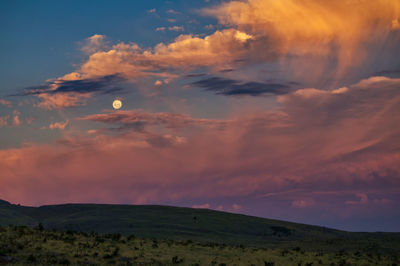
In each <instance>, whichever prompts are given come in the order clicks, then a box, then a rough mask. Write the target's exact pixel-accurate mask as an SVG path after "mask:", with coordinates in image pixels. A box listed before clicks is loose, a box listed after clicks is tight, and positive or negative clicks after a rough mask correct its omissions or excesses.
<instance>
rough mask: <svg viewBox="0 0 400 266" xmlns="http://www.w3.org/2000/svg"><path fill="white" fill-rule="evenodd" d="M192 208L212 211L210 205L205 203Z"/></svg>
mask: <svg viewBox="0 0 400 266" xmlns="http://www.w3.org/2000/svg"><path fill="white" fill-rule="evenodd" d="M192 208H195V209H210V204H208V203H205V204H200V205H193V206H192Z"/></svg>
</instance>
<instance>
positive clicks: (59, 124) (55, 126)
mask: <svg viewBox="0 0 400 266" xmlns="http://www.w3.org/2000/svg"><path fill="white" fill-rule="evenodd" d="M68 123H69V120H66V121H65V122H55V123H52V124H50V125H49V129H51V130H53V129H60V130H64V129H65V128H66V126H67V125H68Z"/></svg>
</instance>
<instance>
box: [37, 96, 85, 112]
mask: <svg viewBox="0 0 400 266" xmlns="http://www.w3.org/2000/svg"><path fill="white" fill-rule="evenodd" d="M37 97H38V98H39V99H40V100H41V101H40V102H39V103H38V104H36V106H38V107H41V108H44V109H49V110H53V109H63V108H68V107H74V106H82V105H86V102H87V99H88V98H90V97H91V93H74V92H69V93H57V94H50V93H42V94H38V95H37Z"/></svg>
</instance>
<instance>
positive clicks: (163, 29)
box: [156, 27, 166, 31]
mask: <svg viewBox="0 0 400 266" xmlns="http://www.w3.org/2000/svg"><path fill="white" fill-rule="evenodd" d="M165 30H166V28H165V27H158V28H156V31H165Z"/></svg>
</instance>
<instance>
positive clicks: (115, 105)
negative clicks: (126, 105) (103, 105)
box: [112, 100, 122, 110]
mask: <svg viewBox="0 0 400 266" xmlns="http://www.w3.org/2000/svg"><path fill="white" fill-rule="evenodd" d="M112 106H113V108H114V109H115V110H118V109H119V108H121V107H122V102H121V101H120V100H114V101H113V103H112Z"/></svg>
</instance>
